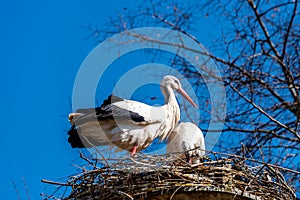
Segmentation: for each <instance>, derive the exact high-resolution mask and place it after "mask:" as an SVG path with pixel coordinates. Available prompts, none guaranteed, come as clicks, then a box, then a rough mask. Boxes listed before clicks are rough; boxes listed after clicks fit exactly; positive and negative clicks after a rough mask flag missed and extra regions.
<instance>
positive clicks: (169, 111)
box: [161, 87, 180, 139]
mask: <svg viewBox="0 0 300 200" xmlns="http://www.w3.org/2000/svg"><path fill="white" fill-rule="evenodd" d="M161 90H162V93H163V95H164V97H165V109H166V117H167V119H168V120H166V121H167V123H168V124H165V126H166V127H165V133H164V135H165V136H164V137H163V138H162V139H164V138H168V137H169V135H170V134H171V132H172V131H173V129H174V128H175V127H176V126H177V124H178V122H179V120H180V108H179V105H178V102H177V100H176V96H175V93H174V90H173V89H172V88H171V87H162V88H161Z"/></svg>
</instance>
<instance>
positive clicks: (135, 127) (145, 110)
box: [68, 76, 197, 155]
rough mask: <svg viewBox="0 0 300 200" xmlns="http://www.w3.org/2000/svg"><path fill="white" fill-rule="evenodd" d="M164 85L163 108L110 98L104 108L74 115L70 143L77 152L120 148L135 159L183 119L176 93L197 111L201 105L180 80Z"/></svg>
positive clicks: (167, 79) (171, 78)
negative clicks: (103, 147)
mask: <svg viewBox="0 0 300 200" xmlns="http://www.w3.org/2000/svg"><path fill="white" fill-rule="evenodd" d="M160 85H161V87H160V88H161V91H162V93H163V95H164V98H165V104H164V105H163V106H158V107H155V106H149V105H147V104H144V103H141V102H138V101H133V100H126V99H121V98H119V97H116V96H110V97H109V98H108V99H107V100H105V101H104V102H103V104H102V105H101V106H100V107H97V108H95V109H93V108H92V109H79V110H77V111H76V113H71V114H70V115H69V121H70V123H71V124H73V126H72V128H71V129H70V130H69V132H68V134H69V139H68V141H69V143H70V144H71V146H72V147H73V148H77V147H78V148H85V147H92V146H117V147H118V148H120V149H122V150H127V151H130V152H131V155H134V154H135V153H136V152H138V151H141V150H143V149H145V148H146V147H148V146H149V145H150V144H151V143H152V141H153V140H154V139H155V138H157V137H159V138H160V139H161V141H162V140H165V139H167V138H168V137H169V136H170V134H171V132H172V130H173V129H174V128H175V127H176V125H177V124H178V121H179V119H180V109H179V105H178V103H177V100H176V97H175V93H174V90H175V91H177V92H178V93H179V94H181V95H182V96H183V97H184V98H185V99H186V100H187V101H188V102H189V103H191V104H192V105H193V106H194V107H197V105H196V104H195V103H194V101H193V100H192V99H191V98H190V97H189V95H188V94H187V93H186V92H185V91H184V90H183V89H182V87H181V83H180V81H179V80H178V79H177V78H176V77H174V76H165V77H164V78H163V79H162V81H161V84H160ZM79 136H80V137H79Z"/></svg>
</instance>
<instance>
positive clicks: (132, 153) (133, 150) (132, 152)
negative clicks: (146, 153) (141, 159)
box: [131, 146, 138, 156]
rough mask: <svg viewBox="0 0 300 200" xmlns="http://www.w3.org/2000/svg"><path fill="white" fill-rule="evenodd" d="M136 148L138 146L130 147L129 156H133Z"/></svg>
mask: <svg viewBox="0 0 300 200" xmlns="http://www.w3.org/2000/svg"><path fill="white" fill-rule="evenodd" d="M137 148H138V146H134V147H133V148H132V151H131V156H134V154H135V153H136V150H137Z"/></svg>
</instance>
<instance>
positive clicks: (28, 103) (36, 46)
mask: <svg viewBox="0 0 300 200" xmlns="http://www.w3.org/2000/svg"><path fill="white" fill-rule="evenodd" d="M103 2H104V1H96V0H90V1H84V0H75V1H58V0H54V1H37V0H35V1H34V0H29V1H22V0H19V1H2V2H1V6H0V19H1V31H0V40H1V52H0V57H1V66H0V85H1V90H0V91H1V98H0V103H1V113H0V116H1V139H0V148H1V165H0V188H1V189H0V190H1V199H17V196H18V195H17V192H16V190H15V189H14V187H13V184H15V185H16V188H17V190H18V193H19V196H20V197H21V199H27V197H26V196H27V195H26V189H25V188H26V187H28V191H29V195H30V197H31V199H39V198H40V193H45V192H47V191H48V190H47V189H45V187H46V184H43V183H41V182H40V181H41V179H48V180H59V178H63V177H65V176H67V175H71V174H74V173H75V172H76V167H74V166H73V164H74V163H76V162H77V161H78V157H79V155H78V151H77V150H74V149H71V148H70V146H69V144H68V142H67V130H68V128H69V123H68V121H67V114H68V113H69V112H71V101H70V99H71V97H72V88H73V82H74V80H75V77H76V73H77V70H78V69H79V67H80V64H81V62H82V61H83V60H84V58H85V57H86V56H87V54H88V53H89V52H90V51H91V50H92V49H93V48H94V47H95V45H96V41H95V40H84V39H85V38H86V37H87V36H88V35H89V34H90V33H89V32H87V30H86V29H84V28H82V26H86V25H87V24H88V23H92V24H98V25H101V24H103V23H104V20H105V19H106V17H108V16H109V15H115V14H116V12H115V11H118V10H121V9H122V8H123V7H124V6H126V7H130V6H132V4H133V3H130V4H131V5H128V4H129V0H126V1H124V0H113V1H105V3H103ZM131 2H132V1H131ZM139 3H141V2H138V4H139ZM205 30H206V31H208V29H207V27H206V28H205ZM24 181H25V182H26V186H24ZM50 191H51V190H50Z"/></svg>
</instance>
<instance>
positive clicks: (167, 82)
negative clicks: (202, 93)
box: [160, 75, 198, 108]
mask: <svg viewBox="0 0 300 200" xmlns="http://www.w3.org/2000/svg"><path fill="white" fill-rule="evenodd" d="M160 85H161V86H162V87H163V88H171V89H173V90H176V91H177V92H178V93H179V94H181V95H182V96H183V97H184V98H185V99H186V100H187V101H188V102H189V103H190V104H192V105H193V106H194V107H195V108H197V107H198V106H197V105H196V103H195V102H194V101H193V100H192V98H191V97H190V96H189V95H188V94H187V93H186V91H184V89H182V87H181V83H180V81H179V80H178V78H176V77H174V76H170V75H168V76H165V77H164V78H163V79H162V81H161V83H160Z"/></svg>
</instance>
